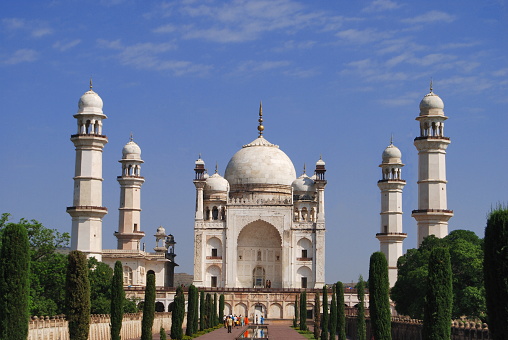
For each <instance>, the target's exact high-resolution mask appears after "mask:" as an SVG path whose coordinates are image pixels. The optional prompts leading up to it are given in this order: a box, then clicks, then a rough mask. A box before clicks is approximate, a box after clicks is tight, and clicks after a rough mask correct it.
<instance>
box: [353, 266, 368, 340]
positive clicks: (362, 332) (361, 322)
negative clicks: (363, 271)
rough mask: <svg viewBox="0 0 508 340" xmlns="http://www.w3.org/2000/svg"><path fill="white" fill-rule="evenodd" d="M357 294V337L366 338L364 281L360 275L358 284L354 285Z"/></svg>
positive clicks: (363, 339)
mask: <svg viewBox="0 0 508 340" xmlns="http://www.w3.org/2000/svg"><path fill="white" fill-rule="evenodd" d="M356 290H357V295H358V301H359V302H358V316H357V317H356V322H357V339H358V340H366V338H367V329H366V325H365V281H363V277H362V276H361V275H360V277H359V278H358V284H357V285H356Z"/></svg>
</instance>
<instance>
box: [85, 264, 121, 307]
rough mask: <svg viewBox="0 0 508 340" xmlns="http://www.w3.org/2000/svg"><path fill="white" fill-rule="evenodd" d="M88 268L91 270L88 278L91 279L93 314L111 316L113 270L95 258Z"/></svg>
mask: <svg viewBox="0 0 508 340" xmlns="http://www.w3.org/2000/svg"><path fill="white" fill-rule="evenodd" d="M88 268H89V270H90V272H89V273H88V277H89V279H90V304H91V314H109V313H110V311H111V281H112V280H113V269H111V267H110V266H108V265H107V264H105V263H104V262H99V261H97V259H96V258H95V257H91V258H89V259H88ZM122 277H123V274H122ZM122 280H123V279H122Z"/></svg>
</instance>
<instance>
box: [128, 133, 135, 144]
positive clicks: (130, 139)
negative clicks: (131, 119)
mask: <svg viewBox="0 0 508 340" xmlns="http://www.w3.org/2000/svg"><path fill="white" fill-rule="evenodd" d="M129 141H131V142H133V141H134V135H133V134H132V132H131V136H130V137H129Z"/></svg>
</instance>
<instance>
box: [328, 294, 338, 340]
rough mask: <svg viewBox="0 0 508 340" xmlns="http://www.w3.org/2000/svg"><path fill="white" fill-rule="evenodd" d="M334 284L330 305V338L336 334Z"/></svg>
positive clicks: (332, 339) (332, 338)
mask: <svg viewBox="0 0 508 340" xmlns="http://www.w3.org/2000/svg"><path fill="white" fill-rule="evenodd" d="M336 295H337V294H336V288H335V285H332V304H331V305H330V322H329V324H330V339H331V340H335V337H336V334H337V297H336Z"/></svg>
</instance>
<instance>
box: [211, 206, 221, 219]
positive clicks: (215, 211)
mask: <svg viewBox="0 0 508 340" xmlns="http://www.w3.org/2000/svg"><path fill="white" fill-rule="evenodd" d="M212 219H214V220H218V219H219V209H218V208H217V207H213V209H212Z"/></svg>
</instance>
